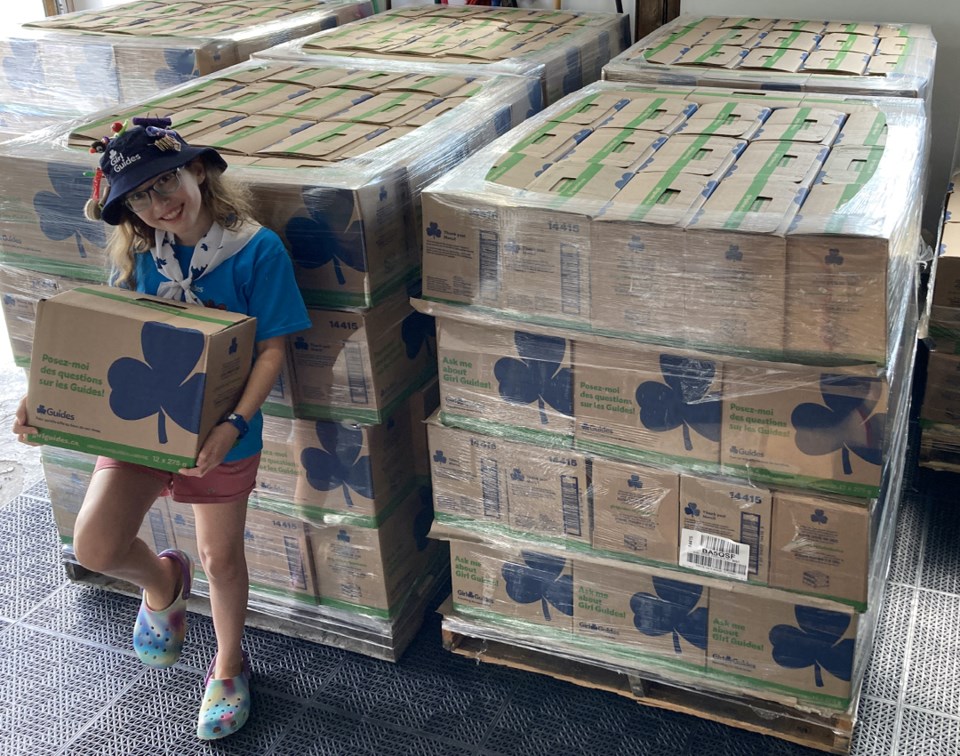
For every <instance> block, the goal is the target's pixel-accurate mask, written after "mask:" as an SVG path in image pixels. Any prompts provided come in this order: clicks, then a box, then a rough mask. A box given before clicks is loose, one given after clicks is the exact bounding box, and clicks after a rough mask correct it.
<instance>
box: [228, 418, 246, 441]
mask: <svg viewBox="0 0 960 756" xmlns="http://www.w3.org/2000/svg"><path fill="white" fill-rule="evenodd" d="M227 422H228V423H230V424H231V425H233V427H234V428H236V429H237V430H238V431H239V433H240V435H239V438H243V437H244V436H246V435H247V431H248V430H250V426H249V425H248V424H247V421H246V420H244V418H243V417H242V416H241V415H238V414H237V413H235V412H232V413H230V414H229V415H227Z"/></svg>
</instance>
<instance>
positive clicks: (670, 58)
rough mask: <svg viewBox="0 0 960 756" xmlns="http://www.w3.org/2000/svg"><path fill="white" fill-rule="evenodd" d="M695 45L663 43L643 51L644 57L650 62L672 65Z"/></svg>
mask: <svg viewBox="0 0 960 756" xmlns="http://www.w3.org/2000/svg"><path fill="white" fill-rule="evenodd" d="M692 46H693V45H690V44H684V43H680V42H678V43H676V44H673V45H663V46H662V47H655V48H653V49H651V50H644V51H643V59H644V60H646V61H647V62H648V63H656V64H658V65H661V66H671V65H673V64H675V63H677V61H679V60H680V59H681V58H682V57H683V56H684V55H686V54H687V53H688V52H689V51H690V48H691V47H692Z"/></svg>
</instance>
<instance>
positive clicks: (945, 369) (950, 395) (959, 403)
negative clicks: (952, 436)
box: [920, 351, 960, 424]
mask: <svg viewBox="0 0 960 756" xmlns="http://www.w3.org/2000/svg"><path fill="white" fill-rule="evenodd" d="M920 417H921V418H922V419H923V420H925V421H929V422H933V423H952V424H960V356H957V355H953V354H946V353H944V352H939V351H938V352H930V356H929V359H928V362H927V387H926V391H925V392H924V396H923V405H922V407H921V410H920Z"/></svg>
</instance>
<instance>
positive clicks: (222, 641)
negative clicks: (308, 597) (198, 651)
mask: <svg viewBox="0 0 960 756" xmlns="http://www.w3.org/2000/svg"><path fill="white" fill-rule="evenodd" d="M193 513H194V517H195V519H196V523H197V547H198V549H199V551H200V561H201V562H202V563H203V571H204V572H205V573H206V575H207V580H208V581H209V583H210V612H211V614H212V615H213V629H214V631H215V632H216V634H217V667H216V669H215V670H214V677H216V678H219V679H226V678H230V677H236V676H237V675H239V674H240V672H241V670H242V669H243V655H242V652H241V649H240V640H241V638H242V637H243V625H244V622H245V621H246V617H247V598H248V594H249V582H250V579H249V576H248V575H247V560H246V556H245V555H244V551H243V529H244V525H245V523H246V517H247V499H246V497H244V498H243V499H240V500H238V501H232V502H228V503H223V504H194V506H193Z"/></svg>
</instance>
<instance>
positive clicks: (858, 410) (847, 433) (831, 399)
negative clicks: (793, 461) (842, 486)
mask: <svg viewBox="0 0 960 756" xmlns="http://www.w3.org/2000/svg"><path fill="white" fill-rule="evenodd" d="M878 381H879V379H878V378H870V377H866V376H849V375H835V374H831V373H824V374H822V375H821V376H820V395H821V396H822V397H823V404H822V405H821V404H814V403H812V402H805V403H803V404H800V405H798V406H797V407H796V408H794V410H793V412H792V413H791V415H790V422H791V423H793V427H794V428H795V429H796V431H797V438H796V444H797V448H798V449H799V450H800V451H801V452H803V453H804V454H808V455H810V456H814V457H815V456H820V455H823V454H833V453H834V452H835V451H838V450H839V451H841V457H842V463H843V473H844V475H852V474H853V467H852V466H851V464H850V452H853V453H854V454H856V455H857V456H858V457H860V458H861V459H862V460H864V461H865V462H869V463H870V464H872V465H879V464H880V463H881V461H882V460H881V456H882V454H881V449H882V447H883V436H884V426H885V425H886V422H887V415H886V413H885V412H881V413H878V414H871V413H872V412H873V408H874V407H875V406H876V403H877V400H876V396H877V394H878V393H879V391H878V390H877V388H878ZM838 390H839V392H840V393H838ZM824 405H826V406H824Z"/></svg>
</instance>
